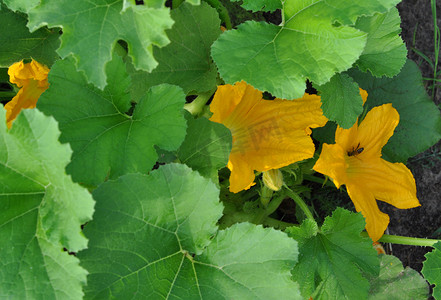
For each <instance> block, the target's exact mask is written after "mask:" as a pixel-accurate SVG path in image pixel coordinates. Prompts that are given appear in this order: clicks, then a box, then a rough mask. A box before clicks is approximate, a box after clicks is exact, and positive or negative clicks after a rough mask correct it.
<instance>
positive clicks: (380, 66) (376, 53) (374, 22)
mask: <svg viewBox="0 0 441 300" xmlns="http://www.w3.org/2000/svg"><path fill="white" fill-rule="evenodd" d="M400 23H401V19H400V15H399V14H398V9H396V8H395V7H393V8H392V9H391V10H389V11H388V12H386V13H382V14H375V15H373V16H370V17H364V16H363V17H360V18H359V19H358V20H357V22H356V24H355V28H357V29H360V30H361V31H363V32H367V33H368V37H367V42H366V47H365V49H364V50H363V53H362V54H361V56H360V58H359V59H358V60H357V62H356V65H357V67H358V68H359V69H360V70H361V71H363V72H367V71H368V70H369V71H370V72H371V73H372V74H373V75H374V76H376V77H381V76H387V77H393V76H395V75H397V74H398V73H400V70H401V68H402V67H403V66H404V64H405V63H406V55H407V49H406V46H405V45H404V43H403V40H402V39H401V37H400V36H399V34H400V32H401V27H400Z"/></svg>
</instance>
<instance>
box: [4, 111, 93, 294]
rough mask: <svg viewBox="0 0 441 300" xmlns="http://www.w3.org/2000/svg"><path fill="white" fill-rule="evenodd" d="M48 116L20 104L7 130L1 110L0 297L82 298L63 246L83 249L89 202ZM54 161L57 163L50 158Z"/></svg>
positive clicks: (78, 271) (82, 278) (77, 270)
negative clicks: (69, 172) (75, 180)
mask: <svg viewBox="0 0 441 300" xmlns="http://www.w3.org/2000/svg"><path fill="white" fill-rule="evenodd" d="M59 135H60V132H59V131H58V128H57V123H56V122H55V121H54V119H53V118H49V117H46V116H44V115H43V114H42V113H41V112H39V111H37V110H32V111H30V110H26V111H24V112H22V113H21V114H20V116H19V117H18V119H17V120H16V121H15V122H14V127H13V128H12V129H11V130H8V129H7V128H6V119H5V110H4V109H3V107H1V113H0V211H1V214H0V241H2V242H1V243H0V261H1V265H2V267H1V271H0V297H1V298H8V299H12V298H14V299H81V296H82V294H83V293H82V286H83V285H84V284H85V283H86V274H87V272H86V270H84V269H83V268H81V267H80V266H79V261H78V259H77V258H75V257H74V256H71V255H68V253H67V252H63V251H62V250H63V248H67V249H68V250H69V251H78V250H81V249H84V248H86V246H87V239H86V238H85V237H84V236H83V235H82V233H81V227H80V225H81V224H83V223H85V222H87V221H89V220H90V219H91V218H92V213H93V206H94V201H93V200H92V197H91V196H90V194H89V193H88V191H87V190H86V189H84V188H82V187H80V186H79V185H77V184H74V183H73V182H72V180H71V178H70V176H67V175H66V174H65V171H64V167H65V166H66V164H67V163H68V162H69V159H70V155H71V153H72V151H71V149H70V147H69V146H68V145H66V144H64V145H61V144H60V143H59V142H58V136H59ZM54 161H55V162H56V163H54Z"/></svg>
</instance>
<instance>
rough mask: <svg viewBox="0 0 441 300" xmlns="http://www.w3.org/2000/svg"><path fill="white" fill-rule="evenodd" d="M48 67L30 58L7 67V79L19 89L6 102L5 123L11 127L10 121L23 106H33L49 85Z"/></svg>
mask: <svg viewBox="0 0 441 300" xmlns="http://www.w3.org/2000/svg"><path fill="white" fill-rule="evenodd" d="M48 73H49V69H48V68H47V67H46V66H44V65H42V64H40V63H38V62H37V61H35V60H32V61H31V62H30V63H26V64H25V63H23V61H20V62H17V63H15V64H13V65H12V66H10V67H9V69H8V75H9V81H10V82H11V83H14V84H16V85H17V86H18V87H20V88H21V89H20V90H19V91H18V93H17V95H15V97H14V98H12V100H11V101H9V102H8V103H6V105H5V109H6V124H7V126H8V128H11V126H12V122H13V121H14V120H15V118H16V117H17V116H18V114H19V113H20V111H21V110H22V109H24V108H34V107H35V106H36V105H37V100H38V98H39V97H40V95H41V94H42V93H43V92H44V91H45V90H46V89H47V88H48V87H49V83H48V81H47V75H48Z"/></svg>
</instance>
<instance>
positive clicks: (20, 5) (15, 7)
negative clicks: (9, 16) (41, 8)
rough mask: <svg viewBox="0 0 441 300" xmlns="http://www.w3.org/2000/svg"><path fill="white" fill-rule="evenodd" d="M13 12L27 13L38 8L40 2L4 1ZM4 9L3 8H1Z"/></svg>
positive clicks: (34, 0) (38, 0)
mask: <svg viewBox="0 0 441 300" xmlns="http://www.w3.org/2000/svg"><path fill="white" fill-rule="evenodd" d="M2 1H3V3H4V4H5V5H6V6H8V7H9V9H10V10H12V11H15V12H16V11H20V12H23V13H27V12H28V11H29V10H30V9H31V8H33V7H35V6H37V5H38V4H39V3H40V0H2ZM1 9H3V7H2V8H1Z"/></svg>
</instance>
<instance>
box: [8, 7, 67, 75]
mask: <svg viewBox="0 0 441 300" xmlns="http://www.w3.org/2000/svg"><path fill="white" fill-rule="evenodd" d="M0 5H1V10H0V28H7V29H8V30H3V31H2V34H1V35H0V45H2V47H1V49H0V67H9V66H11V65H12V64H13V63H15V62H18V61H21V60H22V59H27V58H33V59H35V60H36V61H38V62H39V63H42V64H44V65H46V66H49V67H50V66H51V65H52V64H53V63H54V61H55V60H56V59H58V54H57V53H56V52H55V50H56V49H57V48H58V47H59V46H60V40H59V37H60V34H59V33H58V31H59V30H57V29H48V28H41V29H39V30H37V31H35V32H33V33H30V32H29V29H28V28H27V27H26V22H27V18H26V16H25V15H23V14H21V13H18V12H16V13H14V12H12V11H11V10H9V9H7V8H6V7H5V6H4V5H3V4H1V3H0Z"/></svg>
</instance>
